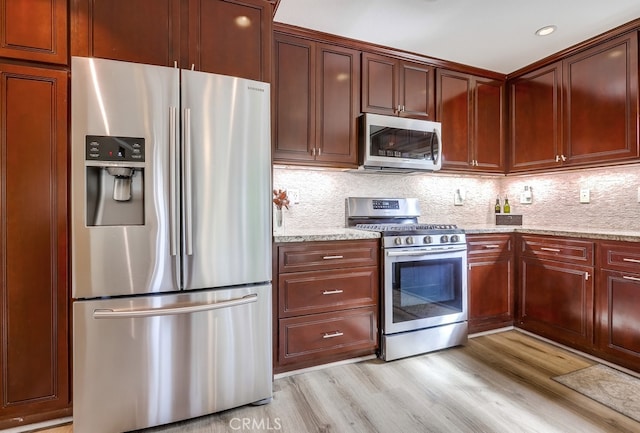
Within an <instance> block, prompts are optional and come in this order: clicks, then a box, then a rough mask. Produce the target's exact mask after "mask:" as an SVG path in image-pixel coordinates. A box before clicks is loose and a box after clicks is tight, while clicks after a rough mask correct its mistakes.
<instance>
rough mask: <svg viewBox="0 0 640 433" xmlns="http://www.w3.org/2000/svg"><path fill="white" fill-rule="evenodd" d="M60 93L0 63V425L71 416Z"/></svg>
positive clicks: (52, 82)
mask: <svg viewBox="0 0 640 433" xmlns="http://www.w3.org/2000/svg"><path fill="white" fill-rule="evenodd" d="M67 94H68V73H67V72H66V71H63V70H49V69H43V68H35V67H27V66H16V65H9V64H3V63H1V62H0V96H1V97H2V100H1V101H0V130H1V131H2V134H1V135H0V172H1V173H2V176H1V177H0V263H2V266H0V283H1V285H0V342H1V343H2V352H1V353H0V429H4V428H10V427H16V426H20V425H23V424H29V423H33V422H37V421H42V420H46V419H51V418H58V417H61V416H66V415H69V414H70V413H71V402H70V398H71V396H70V359H69V340H70V338H69V335H70V331H69V329H70V327H69V309H68V306H69V291H68V282H67V267H68V259H67V254H68V253H67V236H68V232H67V198H66V197H67V124H68V122H67Z"/></svg>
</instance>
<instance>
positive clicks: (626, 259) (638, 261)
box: [622, 257, 640, 263]
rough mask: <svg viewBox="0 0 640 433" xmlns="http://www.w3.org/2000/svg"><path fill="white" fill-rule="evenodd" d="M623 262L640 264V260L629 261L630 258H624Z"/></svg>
mask: <svg viewBox="0 0 640 433" xmlns="http://www.w3.org/2000/svg"><path fill="white" fill-rule="evenodd" d="M622 261H623V262H631V263H640V260H638V259H628V258H626V257H625V258H624V259H622Z"/></svg>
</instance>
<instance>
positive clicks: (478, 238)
mask: <svg viewBox="0 0 640 433" xmlns="http://www.w3.org/2000/svg"><path fill="white" fill-rule="evenodd" d="M512 252H513V237H512V236H511V235H510V234H506V235H467V256H468V257H469V259H471V258H472V257H475V256H486V255H496V254H510V253H512Z"/></svg>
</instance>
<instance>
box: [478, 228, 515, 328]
mask: <svg viewBox="0 0 640 433" xmlns="http://www.w3.org/2000/svg"><path fill="white" fill-rule="evenodd" d="M467 244H468V247H469V249H468V253H467V254H468V259H469V273H468V279H467V280H468V289H469V332H471V333H473V332H482V331H487V330H490V329H496V328H500V327H504V326H512V325H513V307H514V301H513V294H514V290H513V285H514V281H515V280H514V251H513V237H512V236H511V235H509V234H506V235H505V234H502V235H467Z"/></svg>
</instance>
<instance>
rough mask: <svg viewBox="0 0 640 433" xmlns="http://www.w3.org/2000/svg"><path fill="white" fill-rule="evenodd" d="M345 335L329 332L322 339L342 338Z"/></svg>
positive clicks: (338, 332)
mask: <svg viewBox="0 0 640 433" xmlns="http://www.w3.org/2000/svg"><path fill="white" fill-rule="evenodd" d="M343 335H344V333H343V332H340V331H336V332H333V333H328V332H326V333H325V334H324V335H323V336H322V338H334V337H342V336H343Z"/></svg>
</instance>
